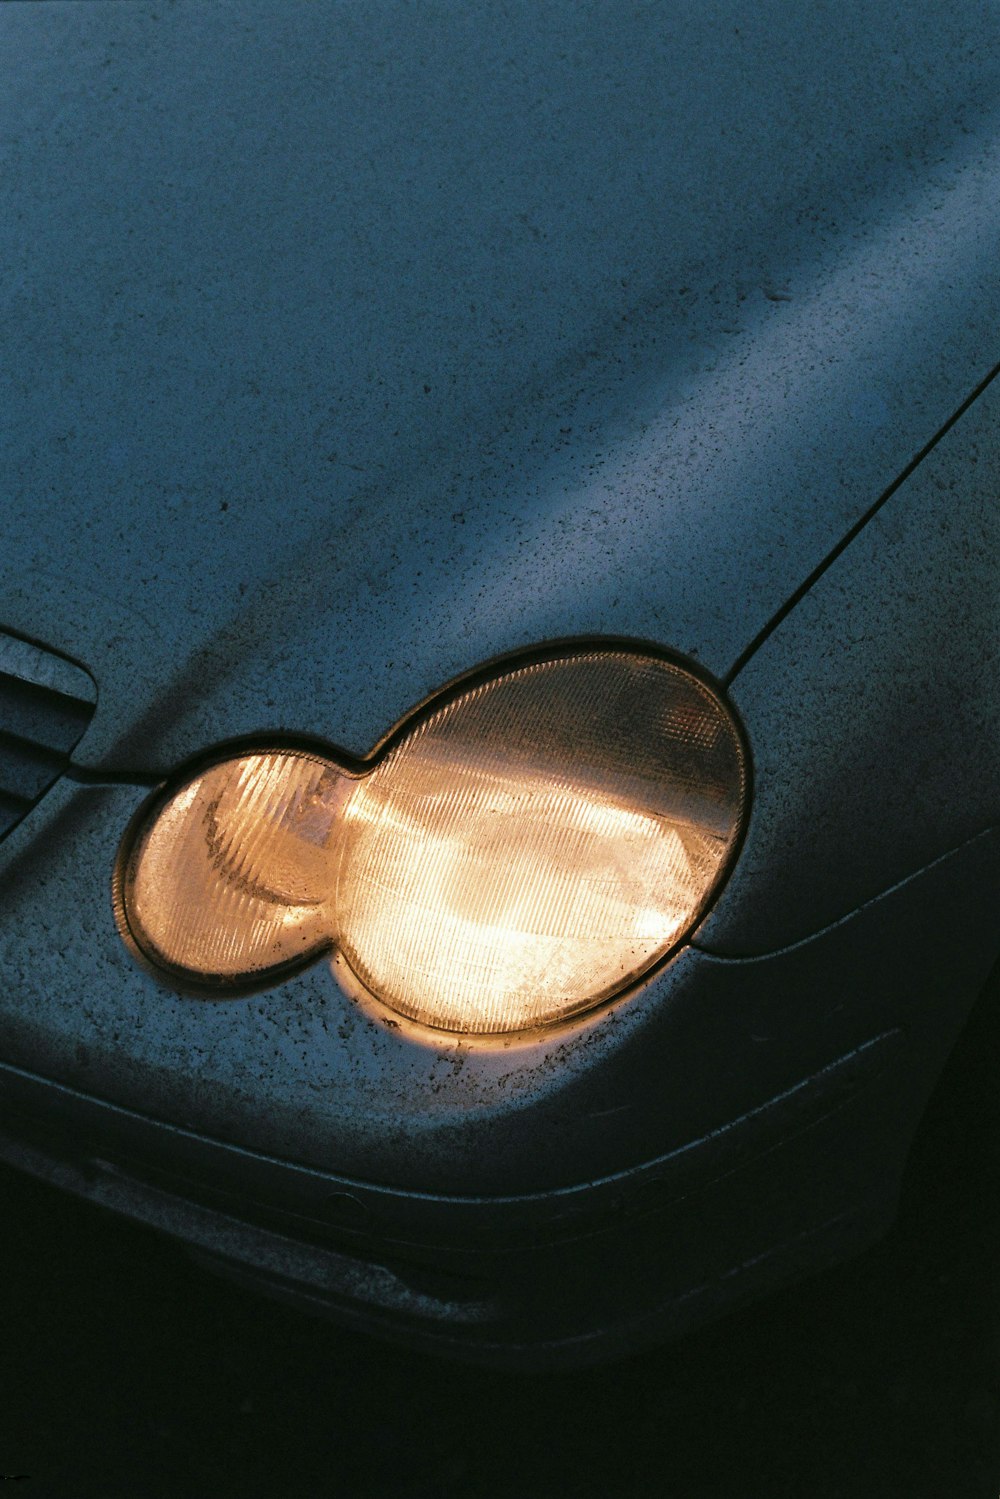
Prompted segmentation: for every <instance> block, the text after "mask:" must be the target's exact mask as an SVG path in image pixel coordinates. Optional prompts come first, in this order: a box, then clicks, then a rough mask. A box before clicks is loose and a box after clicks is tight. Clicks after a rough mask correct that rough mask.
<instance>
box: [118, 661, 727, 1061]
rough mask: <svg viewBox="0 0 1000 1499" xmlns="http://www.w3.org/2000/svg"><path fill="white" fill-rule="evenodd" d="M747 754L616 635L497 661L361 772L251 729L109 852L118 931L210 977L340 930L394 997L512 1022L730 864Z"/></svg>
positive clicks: (359, 971)
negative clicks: (259, 738) (268, 743)
mask: <svg viewBox="0 0 1000 1499" xmlns="http://www.w3.org/2000/svg"><path fill="white" fill-rule="evenodd" d="M745 786H746V775H745V768H744V757H743V752H742V749H741V745H740V740H739V736H738V733H737V731H736V728H735V726H734V724H733V722H732V719H731V718H730V716H729V714H728V712H727V711H726V709H725V707H724V706H723V704H722V703H721V702H720V700H719V699H718V697H717V696H716V695H715V694H714V693H713V692H712V691H711V690H710V689H709V688H708V687H706V686H705V685H704V684H703V683H702V682H700V681H699V680H698V679H697V678H695V677H694V676H692V675H691V674H690V673H689V672H687V671H684V670H683V669H682V668H680V667H678V666H676V665H674V664H672V663H670V662H667V661H665V660H662V659H660V658H659V657H655V656H649V655H642V654H636V653H633V652H629V651H623V650H601V651H598V650H592V651H580V652H578V653H567V654H564V655H562V656H559V657H557V658H554V659H550V660H544V661H539V662H535V663H532V664H531V665H526V666H522V667H519V668H516V669H513V670H510V669H508V670H506V671H504V672H503V673H502V674H500V675H497V676H496V677H493V678H491V679H488V680H485V681H483V682H481V683H479V684H478V685H476V686H473V687H471V688H469V689H468V690H466V691H464V692H461V693H460V694H459V695H457V696H454V697H452V698H451V699H450V700H448V701H446V702H445V703H444V704H443V706H437V707H435V706H434V705H433V704H432V705H431V708H429V709H428V710H426V711H425V713H424V714H423V715H422V716H420V717H418V718H417V719H416V720H415V721H414V722H413V724H412V726H410V727H409V728H405V729H404V730H403V731H402V732H401V733H400V734H399V735H398V736H397V737H395V738H394V739H393V740H392V741H390V744H389V747H388V748H387V749H385V750H384V751H383V752H382V753H381V754H380V755H379V756H378V757H377V758H376V759H375V761H374V763H373V764H372V765H371V766H370V767H367V768H366V769H365V770H364V772H363V773H360V774H358V773H355V772H352V771H350V770H347V769H346V768H343V767H341V766H339V765H337V764H336V763H335V762H334V761H333V760H332V759H330V760H328V759H326V758H322V757H320V756H318V755H313V754H305V753H300V752H298V751H261V752H259V753H247V754H241V755H237V756H234V757H232V758H231V759H228V760H224V761H222V762H220V763H218V764H215V765H213V766H211V767H210V768H209V769H207V770H205V771H203V772H201V773H200V774H198V775H196V776H194V777H192V778H190V779H189V780H187V781H186V782H185V783H184V784H183V785H181V786H179V787H177V788H175V789H173V790H172V791H171V792H170V793H169V794H168V795H167V796H166V798H165V799H163V800H161V801H160V802H159V804H158V805H157V806H156V807H155V808H154V810H153V812H152V814H151V815H150V817H149V818H148V819H147V820H146V821H145V823H144V825H143V826H142V827H141V828H140V829H139V831H138V834H137V836H136V837H135V838H134V840H133V842H132V844H131V846H130V848H129V850H128V851H127V856H126V858H125V859H124V861H123V866H122V867H123V873H122V878H121V904H122V909H123V912H124V920H125V922H126V924H127V928H128V932H129V933H130V935H131V937H132V939H133V940H134V942H135V943H136V944H137V945H138V946H139V948H140V949H141V950H142V951H143V952H144V953H145V954H146V956H147V957H148V958H150V959H151V960H152V961H153V962H154V963H156V964H158V965H160V966H161V967H165V968H166V969H168V970H169V971H170V972H172V973H174V974H178V975H182V976H185V977H188V978H190V979H195V980H198V981H200V982H201V983H208V984H214V985H217V986H220V987H226V986H230V985H239V984H243V985H246V984H248V983H259V982H261V981H262V980H266V978H267V977H268V976H269V975H273V976H274V977H277V976H278V975H279V974H280V972H281V971H283V970H285V969H287V968H288V967H289V966H290V965H292V964H298V963H300V962H302V961H304V960H305V959H307V958H309V957H311V956H315V955H316V954H318V953H319V952H320V951H322V950H324V949H329V948H336V949H338V950H339V951H340V953H341V954H342V956H343V958H344V959H345V960H346V962H347V963H348V965H349V966H350V968H351V969H352V970H353V972H354V973H355V974H356V976H357V977H358V978H359V979H360V981H361V982H362V984H363V985H364V986H365V987H366V988H367V989H368V990H369V991H370V992H371V993H372V994H374V995H375V996H377V998H378V999H380V1000H381V1001H382V1002H383V1003H384V1004H386V1005H387V1006H389V1008H390V1009H392V1010H395V1011H397V1012H399V1013H400V1014H403V1015H406V1016H409V1017H410V1018H412V1019H414V1020H417V1021H421V1022H423V1023H424V1024H426V1025H430V1026H435V1027H438V1028H440V1029H444V1030H449V1031H461V1032H477V1033H498V1032H511V1031H518V1030H523V1029H525V1028H527V1027H531V1026H534V1025H538V1024H542V1023H545V1022H551V1021H554V1020H557V1019H560V1018H562V1017H564V1016H569V1015H573V1014H576V1013H578V1012H579V1011H581V1010H584V1009H587V1008H589V1007H591V1006H592V1005H594V1004H597V1003H598V1002H600V1001H601V1000H604V999H606V998H608V997H609V996H611V995H612V994H614V993H616V992H618V991H619V990H621V989H623V988H625V987H626V986H627V985H629V984H630V983H632V982H634V980H636V979H637V978H638V977H639V976H640V975H641V974H643V973H644V972H646V971H647V970H648V969H649V968H650V967H651V966H653V965H654V964H655V963H657V962H658V961H659V960H660V959H662V958H663V957H664V956H665V955H666V954H667V953H668V952H669V951H670V950H671V948H673V947H675V946H676V945H677V943H678V942H679V941H680V940H681V939H682V938H683V937H684V935H685V934H686V933H687V932H688V931H690V929H691V928H692V926H693V925H694V923H695V922H696V921H697V919H698V917H699V916H700V914H701V912H702V911H703V910H704V908H705V906H706V904H707V902H708V900H709V899H710V897H711V894H712V891H713V890H714V888H715V886H716V885H717V883H718V881H719V879H720V878H721V875H722V873H723V872H724V869H725V867H726V864H727V861H728V858H729V855H730V853H731V851H732V849H733V846H734V844H735V841H736V839H737V837H738V834H739V829H740V823H741V819H742V814H743V807H744V801H745Z"/></svg>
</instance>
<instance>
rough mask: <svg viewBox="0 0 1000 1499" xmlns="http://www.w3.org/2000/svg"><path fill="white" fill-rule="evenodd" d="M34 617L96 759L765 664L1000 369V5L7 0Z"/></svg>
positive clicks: (20, 490)
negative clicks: (578, 683) (811, 585)
mask: <svg viewBox="0 0 1000 1499" xmlns="http://www.w3.org/2000/svg"><path fill="white" fill-rule="evenodd" d="M0 27H2V29H3V33H4V46H5V50H6V54H7V56H8V59H9V67H8V70H7V71H8V86H7V87H6V88H5V90H4V91H3V95H2V97H0V134H2V139H3V152H4V162H5V164H4V182H5V197H6V204H7V211H6V212H5V213H4V214H3V215H2V217H0V266H2V267H3V271H2V279H0V318H2V324H3V340H2V347H3V350H4V355H3V369H2V386H3V398H2V403H0V409H2V413H3V416H2V419H3V421H4V422H5V424H6V425H7V429H8V430H7V436H6V438H5V454H6V462H5V465H4V472H3V482H4V488H5V513H6V525H5V532H6V536H5V543H4V547H3V553H2V557H0V625H3V626H5V627H6V628H8V629H9V630H13V631H15V632H20V633H22V634H24V635H26V636H28V637H30V638H33V639H36V640H39V641H43V642H45V643H47V644H49V645H52V646H54V647H55V648H57V649H59V650H62V651H64V652H65V653H66V654H68V655H70V656H72V657H74V658H75V659H77V660H79V661H81V662H82V663H83V664H85V665H86V666H87V667H88V668H89V669H90V670H91V672H92V673H93V675H94V677H95V678H96V680H97V683H98V688H99V701H98V710H97V713H96V715H95V717H94V720H93V722H92V724H91V727H90V729H89V730H88V732H87V734H86V736H85V737H84V739H83V741H82V742H81V744H80V746H79V749H78V752H77V758H78V760H79V762H80V763H82V764H84V765H89V766H91V767H97V768H103V769H106V770H114V771H123V770H126V769H129V770H149V771H158V770H161V769H164V768H166V767H168V766H170V765H171V764H172V763H175V762H176V761H177V760H178V759H180V758H182V757H183V756H186V755H188V754H191V753H194V752H195V751H197V750H199V749H200V748H202V747H204V746H205V745H206V744H209V743H212V742H213V741H216V740H219V739H222V738H226V737H229V736H233V735H239V734H249V733H255V732H258V731H268V730H275V729H280V730H284V731H289V732H300V733H308V734H316V735H320V736H322V737H324V738H327V739H329V740H331V741H333V742H334V743H336V744H339V745H341V746H342V747H343V748H344V749H345V750H348V751H350V752H352V753H354V754H358V755H360V754H363V753H365V752H366V750H367V749H368V748H369V747H370V746H371V745H372V744H373V742H374V741H376V740H377V739H378V738H379V737H380V736H381V735H382V734H383V733H384V732H385V731H386V730H387V729H388V728H389V727H390V726H391V724H392V723H393V722H394V721H395V720H396V719H398V718H399V716H400V715H401V714H403V713H404V712H405V710H406V709H407V708H408V706H410V705H411V704H412V703H414V702H415V701H417V700H419V699H421V698H422V697H423V696H424V695H425V694H427V693H428V692H430V691H432V690H434V689H435V688H436V687H437V686H439V685H440V684H441V683H442V682H444V681H445V680H447V679H448V678H450V677H452V676H453V675H455V674H456V673H459V672H461V671H463V670H465V669H466V668H469V667H471V666H473V665H475V664H477V663H478V662H480V661H482V660H484V659H485V658H488V657H491V656H493V655H495V654H498V653H501V652H505V651H509V650H514V649H517V648H519V647H521V646H525V645H530V644H533V643H535V642H539V641H543V640H549V639H553V638H558V637H564V636H577V635H614V636H618V637H635V638H640V639H647V640H653V641H657V642H659V643H661V644H663V645H666V646H670V647H673V648H674V649H676V650H677V651H679V652H682V653H684V654H686V655H688V656H690V657H692V658H694V659H696V660H697V661H699V662H700V663H701V664H702V665H703V666H704V667H705V669H707V670H708V671H710V672H713V673H716V674H718V675H720V676H721V675H724V674H725V673H726V672H727V671H729V669H730V668H731V667H732V665H733V663H734V661H735V660H736V659H737V658H738V657H739V656H740V654H741V653H742V652H743V651H744V650H745V649H746V648H747V647H748V645H749V644H750V643H751V642H752V641H753V639H754V638H755V636H756V635H757V633H758V632H759V631H760V630H761V629H762V628H763V627H765V626H766V624H767V622H768V621H769V619H770V618H771V617H772V616H773V614H774V612H775V611H776V610H777V609H778V608H779V607H780V606H781V605H782V603H783V602H784V601H785V600H786V599H787V598H788V596H789V595H790V594H791V593H792V592H793V591H794V590H795V588H796V587H797V585H799V584H800V582H801V581H802V579H803V578H804V577H806V576H807V575H808V574H809V573H810V571H811V570H812V569H813V568H814V567H815V566H816V565H817V564H818V563H819V562H821V560H822V559H823V557H824V556H825V555H826V554H827V553H828V552H829V550H830V549H831V548H832V547H833V546H835V545H836V544H837V542H838V541H839V540H840V539H841V537H842V536H843V534H844V533H845V531H846V530H847V529H848V528H849V527H850V526H852V525H853V524H855V523H856V522H857V521H858V519H859V518H860V517H861V516H863V515H864V513H865V511H866V510H867V509H868V508H869V507H870V506H871V505H872V504H873V503H874V502H875V501H876V500H877V499H878V497H879V495H880V494H881V493H882V492H883V491H884V490H885V488H886V487H887V486H888V485H890V484H891V483H892V481H893V480H894V479H895V478H896V477H897V476H898V474H899V473H900V472H901V470H902V469H903V468H904V467H905V466H906V465H907V463H908V462H910V460H911V459H912V458H913V456H914V455H915V454H916V453H917V452H918V451H919V450H920V449H921V448H922V446H923V445H924V444H925V443H927V442H928V440H929V439H930V438H931V437H932V436H933V435H934V433H935V432H936V431H937V430H938V429H939V428H940V426H941V424H942V423H943V422H945V421H946V420H947V419H948V418H949V416H950V415H951V414H952V413H953V412H954V410H955V409H956V408H957V406H958V405H959V404H960V403H961V402H962V400H963V399H964V398H965V397H966V396H967V395H968V393H969V392H970V391H971V390H972V389H973V388H974V387H975V386H976V384H977V383H978V382H979V381H980V380H981V379H982V378H983V376H984V375H985V374H986V373H987V371H988V370H989V369H990V367H991V366H992V365H993V364H994V363H995V362H996V360H997V358H998V340H997V334H996V329H997V327H998V326H1000V318H998V314H1000V287H998V278H997V276H996V266H997V264H998V263H1000V257H998V243H997V241H998V233H997V221H996V211H995V209H996V203H997V201H998V192H1000V166H998V158H997V155H996V151H995V145H996V139H997V114H996V102H995V101H996V99H997V98H998V97H1000V92H998V83H1000V78H998V76H997V74H998V71H1000V69H998V64H997V58H998V57H1000V49H998V48H996V47H988V46H984V45H977V46H976V47H975V48H973V47H972V41H971V39H972V38H978V41H979V43H982V41H983V39H984V33H988V34H989V35H990V36H992V37H994V38H995V37H996V33H997V29H998V18H997V13H996V11H995V9H994V8H993V7H990V6H984V5H981V4H971V3H968V4H961V3H960V4H955V5H952V6H948V7H936V8H934V9H933V10H931V9H930V8H927V13H926V14H925V15H923V16H922V17H921V21H920V24H919V26H917V25H914V24H913V23H912V19H911V17H910V15H909V13H908V12H907V11H906V10H905V9H903V10H900V9H899V8H898V7H896V6H894V5H888V4H885V5H883V4H878V3H872V4H861V5H854V6H851V7H847V8H844V7H842V6H829V7H828V6H823V5H818V6H810V7H800V8H799V9H798V10H797V11H796V14H795V19H794V26H792V27H790V26H789V24H788V8H787V6H786V5H785V4H784V0H772V3H763V4H760V5H757V6H754V7H743V6H736V5H729V4H711V3H705V0H701V3H699V4H698V5H697V6H695V5H686V4H681V5H671V6H669V7H666V6H664V7H651V6H642V7H618V6H615V7H611V6H608V7H597V8H593V7H580V6H577V5H575V4H574V5H570V4H566V5H550V4H541V5H539V4H536V3H532V4H524V5H515V6H514V7H512V8H510V7H481V8H478V7H477V8H473V7H456V6H450V5H443V6H437V5H428V6H421V7H419V8H417V7H411V6H409V5H405V4H395V3H393V4H372V5H368V6H365V7H361V8H358V7H351V6H343V7H341V6H334V5H330V6H309V7H306V6H274V7H268V6H261V5H258V4H251V3H243V4H240V5H239V6H232V7H229V6H217V7H201V6H189V7H185V6H176V7H174V6H171V7H165V6H164V7H161V6H147V5H134V6H128V7H123V6H119V5H117V4H112V5H109V6H104V5H89V6H65V7H54V8H49V7H46V8H44V9H43V11H42V13H40V11H39V8H37V7H33V6H25V7H3V10H2V13H0Z"/></svg>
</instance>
